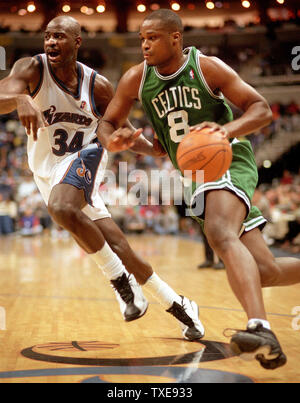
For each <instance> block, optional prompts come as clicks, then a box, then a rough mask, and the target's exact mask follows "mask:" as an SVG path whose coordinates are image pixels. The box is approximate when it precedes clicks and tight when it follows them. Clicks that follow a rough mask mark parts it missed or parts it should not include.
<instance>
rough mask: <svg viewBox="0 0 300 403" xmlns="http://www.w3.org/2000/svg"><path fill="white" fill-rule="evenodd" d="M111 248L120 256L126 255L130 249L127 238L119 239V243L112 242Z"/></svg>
mask: <svg viewBox="0 0 300 403" xmlns="http://www.w3.org/2000/svg"><path fill="white" fill-rule="evenodd" d="M110 247H111V248H112V250H113V251H114V252H115V253H117V254H118V255H123V254H126V253H127V252H128V251H129V249H130V246H129V244H128V242H127V240H126V239H125V238H119V239H118V240H117V241H112V242H111V243H110Z"/></svg>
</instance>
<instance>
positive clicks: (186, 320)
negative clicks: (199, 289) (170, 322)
mask: <svg viewBox="0 0 300 403" xmlns="http://www.w3.org/2000/svg"><path fill="white" fill-rule="evenodd" d="M167 312H169V313H170V314H171V315H173V316H174V317H175V318H176V319H178V320H179V322H180V326H181V328H182V334H183V337H184V338H185V339H186V340H190V341H194V340H199V339H202V337H204V334H205V330H204V327H203V325H202V323H201V321H200V319H199V317H198V315H199V308H198V305H197V304H196V302H194V301H191V300H189V299H188V298H186V297H183V296H181V305H180V304H178V303H177V302H173V305H172V306H171V308H169V309H168V310H167Z"/></svg>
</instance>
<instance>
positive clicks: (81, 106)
mask: <svg viewBox="0 0 300 403" xmlns="http://www.w3.org/2000/svg"><path fill="white" fill-rule="evenodd" d="M85 105H86V102H85V101H82V102H81V104H80V109H84V108H85Z"/></svg>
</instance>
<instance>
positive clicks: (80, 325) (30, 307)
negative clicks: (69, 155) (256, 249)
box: [0, 235, 300, 383]
mask: <svg viewBox="0 0 300 403" xmlns="http://www.w3.org/2000/svg"><path fill="white" fill-rule="evenodd" d="M128 239H129V242H130V244H131V246H132V247H133V248H134V249H135V250H136V251H137V252H138V253H139V254H141V255H143V256H144V258H146V259H147V260H148V261H149V262H150V263H151V264H152V265H153V268H154V269H155V270H156V272H157V273H158V274H159V275H160V276H161V277H162V278H163V279H164V280H166V281H167V282H168V283H169V284H170V285H171V286H172V287H173V288H174V289H175V290H176V291H177V292H178V293H182V294H184V295H186V296H188V297H189V298H192V299H194V300H195V301H197V303H198V304H199V306H200V310H201V312H200V314H201V319H202V322H203V323H204V325H205V327H206V335H205V337H204V339H203V341H201V343H191V342H188V341H184V340H183V339H182V338H181V330H180V328H179V326H178V324H177V322H176V320H175V319H174V318H173V317H172V316H170V315H169V314H167V313H166V312H164V311H163V309H162V308H161V306H160V305H159V304H158V303H157V302H156V301H155V300H153V298H152V297H151V296H150V295H149V294H146V293H145V295H146V296H147V297H148V298H149V302H150V306H149V309H148V312H147V314H146V315H145V316H144V317H143V318H141V319H139V320H138V321H135V322H131V323H125V322H124V321H123V319H122V318H121V314H120V312H119V306H118V303H117V302H116V300H115V296H114V293H113V291H112V289H111V287H110V285H109V283H108V281H107V280H106V279H105V278H104V277H103V275H102V273H101V272H100V271H99V269H98V268H97V267H96V266H95V264H94V263H92V262H91V261H90V260H89V258H88V257H87V256H86V255H85V254H84V253H83V252H81V250H80V249H79V247H77V245H76V244H75V242H73V240H71V239H52V238H51V236H50V235H43V236H37V237H32V238H24V237H17V236H13V237H2V238H1V239H0V307H1V309H0V326H1V327H0V329H1V330H0V356H1V360H0V383H7V382H11V383H32V382H43V383H44V382H48V383H54V382H55V383H60V382H76V383H79V382H99V383H100V382H102V383H104V382H106V383H110V382H112V383H129V382H130V383H136V382H138V383H180V382H192V383H201V382H257V383H266V382H272V383H279V382H299V381H300V366H299V357H300V355H299V354H300V353H299V343H300V330H296V329H297V328H298V327H300V319H299V320H298V319H297V317H296V318H295V315H297V314H298V315H300V308H299V311H298V312H297V309H296V308H294V307H297V306H300V285H296V286H291V287H285V288H274V289H265V290H264V296H265V302H266V309H267V312H268V313H269V315H268V318H269V320H270V322H271V325H272V328H273V329H274V331H275V332H276V335H277V337H278V338H279V340H280V342H281V345H282V347H283V350H284V352H285V353H286V354H287V357H288V363H287V364H286V365H285V366H284V367H282V368H280V369H277V370H274V371H267V370H264V369H263V368H261V367H260V365H259V364H258V363H257V362H256V361H255V362H254V361H253V362H244V361H242V360H241V359H239V358H238V357H233V356H232V354H231V352H230V350H229V348H228V343H229V340H230V339H229V338H228V337H225V336H224V335H223V331H224V329H225V328H236V329H243V328H244V327H245V325H246V322H247V320H246V317H245V314H244V313H243V311H242V309H241V307H240V306H239V304H238V302H237V300H236V299H235V297H234V296H233V294H232V292H231V290H230V288H229V286H228V283H227V279H226V273H225V271H224V270H218V271H216V270H213V269H204V270H201V271H200V270H197V265H198V264H199V263H201V262H202V261H203V246H202V244H201V243H199V242H196V241H192V240H188V239H182V238H176V237H162V236H153V235H140V236H130V237H128ZM293 309H294V311H293V313H292V310H293ZM297 325H298V326H297Z"/></svg>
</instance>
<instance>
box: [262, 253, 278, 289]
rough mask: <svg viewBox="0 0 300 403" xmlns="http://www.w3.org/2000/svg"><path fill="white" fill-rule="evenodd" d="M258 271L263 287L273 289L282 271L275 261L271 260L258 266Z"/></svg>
mask: <svg viewBox="0 0 300 403" xmlns="http://www.w3.org/2000/svg"><path fill="white" fill-rule="evenodd" d="M258 269H259V273H260V281H261V285H262V287H272V286H275V285H276V284H277V282H278V279H279V278H280V275H281V269H280V267H279V265H278V264H277V263H276V261H275V259H269V260H266V261H264V262H263V263H260V264H258Z"/></svg>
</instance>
